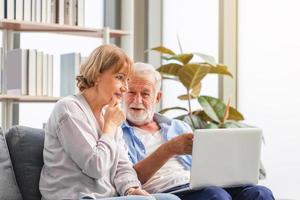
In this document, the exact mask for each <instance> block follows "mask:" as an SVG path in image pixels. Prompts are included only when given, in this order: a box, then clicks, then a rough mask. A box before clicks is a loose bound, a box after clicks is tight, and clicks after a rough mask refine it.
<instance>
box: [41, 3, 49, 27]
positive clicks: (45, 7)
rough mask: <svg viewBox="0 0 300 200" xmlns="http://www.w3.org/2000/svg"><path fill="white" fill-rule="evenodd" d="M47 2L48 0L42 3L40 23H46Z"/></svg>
mask: <svg viewBox="0 0 300 200" xmlns="http://www.w3.org/2000/svg"><path fill="white" fill-rule="evenodd" d="M47 1H48V0H43V1H42V23H47V4H48V3H47Z"/></svg>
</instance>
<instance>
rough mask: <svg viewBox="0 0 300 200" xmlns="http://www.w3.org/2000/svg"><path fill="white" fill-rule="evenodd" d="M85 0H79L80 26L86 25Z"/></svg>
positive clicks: (78, 22) (78, 18)
mask: <svg viewBox="0 0 300 200" xmlns="http://www.w3.org/2000/svg"><path fill="white" fill-rule="evenodd" d="M84 5H85V0H77V20H76V21H77V24H76V25H78V26H84V25H85V24H84V12H85V8H84Z"/></svg>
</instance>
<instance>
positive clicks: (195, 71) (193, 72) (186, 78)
mask: <svg viewBox="0 0 300 200" xmlns="http://www.w3.org/2000/svg"><path fill="white" fill-rule="evenodd" d="M209 70H210V68H209V67H205V66H202V65H200V64H186V65H184V67H182V68H180V70H179V71H178V77H179V80H180V81H181V83H182V84H183V85H184V86H185V87H186V88H187V89H188V90H189V89H191V88H194V87H197V85H198V84H199V83H200V81H201V80H202V79H203V78H204V77H205V76H206V74H207V73H208V72H209Z"/></svg>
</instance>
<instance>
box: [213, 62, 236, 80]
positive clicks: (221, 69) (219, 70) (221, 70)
mask: <svg viewBox="0 0 300 200" xmlns="http://www.w3.org/2000/svg"><path fill="white" fill-rule="evenodd" d="M209 73H210V74H221V75H228V76H230V77H231V78H233V76H232V74H231V73H230V72H229V71H228V67H227V66H226V65H222V64H217V66H216V67H211V68H210V71H209Z"/></svg>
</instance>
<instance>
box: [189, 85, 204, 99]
mask: <svg viewBox="0 0 300 200" xmlns="http://www.w3.org/2000/svg"><path fill="white" fill-rule="evenodd" d="M201 86H202V84H201V82H199V83H198V84H196V85H195V86H194V87H192V92H191V96H192V97H195V98H196V97H198V96H199V94H200V91H201Z"/></svg>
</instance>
